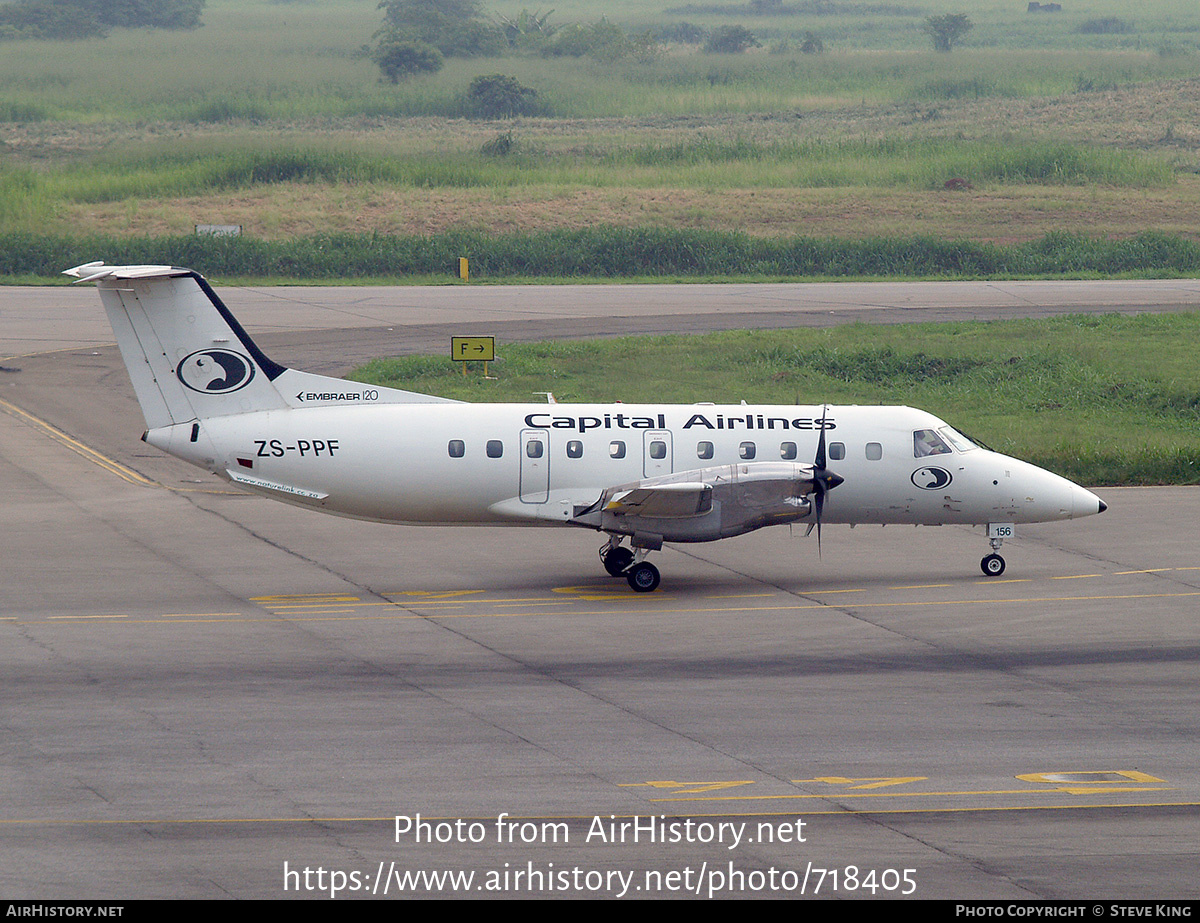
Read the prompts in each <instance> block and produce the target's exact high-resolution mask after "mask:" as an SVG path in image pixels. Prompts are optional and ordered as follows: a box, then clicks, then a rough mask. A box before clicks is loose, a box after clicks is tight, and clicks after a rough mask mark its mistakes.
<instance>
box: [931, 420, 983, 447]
mask: <svg viewBox="0 0 1200 923" xmlns="http://www.w3.org/2000/svg"><path fill="white" fill-rule="evenodd" d="M938 432H939V433H941V434H942V435H943V436H945V437H946V441H947V442H948V443H950V444H951V445H952V446H954V448H956V449H958V451H960V452H970V451H971V450H972V449H977V448H979V446H977V445H976V444H975V443H973V442H972V441H971V440H970V439H968V438H967V437H966V436H964V435H963V434H962V433H960V432H959V431H958V430H956V429H955V428H954V427H953V426H943V427H942V428H941V429H939V430H938Z"/></svg>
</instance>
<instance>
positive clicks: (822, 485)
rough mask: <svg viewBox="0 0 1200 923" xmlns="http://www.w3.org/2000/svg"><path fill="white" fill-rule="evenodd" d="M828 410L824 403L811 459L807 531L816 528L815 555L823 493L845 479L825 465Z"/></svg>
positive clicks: (818, 537) (819, 549)
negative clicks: (810, 514) (810, 509)
mask: <svg viewBox="0 0 1200 923" xmlns="http://www.w3.org/2000/svg"><path fill="white" fill-rule="evenodd" d="M828 412H829V405H828V404H826V405H825V407H824V409H823V410H822V411H821V435H820V436H819V437H817V457H816V458H815V459H813V507H814V514H815V515H814V519H813V522H812V524H810V525H809V527H808V531H809V533H811V532H812V530H813V527H814V526H815V527H816V530H817V557H818V558H819V557H820V556H821V512H822V510H824V509H825V494H826V493H828V492H829V491H831V490H833V489H834V488H835V487H837V486H838V485H839V484H841V483H843V482H844V481H845V480H846V479H845V478H844V477H842V476H841V475H838V474H834V473H833V472H832V471H830V470H829V469H828V468H827V467H825V414H827V413H828Z"/></svg>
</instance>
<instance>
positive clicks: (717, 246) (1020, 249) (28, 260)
mask: <svg viewBox="0 0 1200 923" xmlns="http://www.w3.org/2000/svg"><path fill="white" fill-rule="evenodd" d="M98 256H102V257H103V258H104V259H106V260H108V261H109V262H114V263H117V262H124V263H168V264H174V265H191V266H193V267H195V268H197V269H200V270H202V271H204V272H205V273H207V274H210V275H213V276H224V277H261V278H281V279H355V278H371V279H374V278H403V277H406V276H441V277H443V278H449V277H450V276H451V275H452V274H453V273H454V272H455V270H456V268H457V265H458V258H459V257H463V256H465V257H468V258H469V259H470V260H471V271H472V275H473V277H474V278H476V279H479V280H502V279H531V278H550V279H561V278H583V279H589V278H606V279H622V278H659V279H709V278H783V279H811V278H863V277H869V278H993V277H1000V278H1012V277H1015V276H1049V277H1053V276H1064V277H1081V276H1085V277H1090V276H1113V275H1133V276H1142V277H1161V276H1181V275H1194V274H1196V273H1197V272H1200V245H1197V244H1195V243H1193V242H1190V241H1186V240H1183V239H1181V238H1178V237H1171V236H1167V235H1161V234H1141V235H1138V236H1136V237H1134V238H1131V239H1129V240H1106V239H1100V238H1090V237H1085V236H1081V235H1064V234H1051V235H1047V236H1045V237H1043V238H1041V239H1039V240H1036V241H1033V242H1031V243H1029V244H1019V245H1013V246H998V245H992V244H981V243H976V242H973V241H952V240H938V239H933V238H922V237H916V238H887V239H865V240H843V239H831V238H805V237H793V238H752V237H749V236H746V235H742V234H731V233H721V232H711V231H693V230H673V231H669V230H658V229H637V228H633V229H630V228H615V227H596V228H589V229H587V230H583V231H549V232H541V233H532V234H503V235H494V236H493V235H488V234H486V233H483V232H469V231H455V232H447V233H442V234H433V235H427V236H418V235H410V236H401V235H395V236H393V235H374V234H372V235H356V234H340V235H328V236H315V237H303V238H294V239H290V240H276V241H266V240H255V239H252V238H248V237H233V238H211V237H196V236H180V237H158V238H129V237H115V236H99V235H96V236H87V237H49V236H45V235H32V234H21V233H6V234H0V275H10V276H17V275H24V276H29V275H40V276H45V277H54V276H55V275H56V274H57V273H58V272H59V271H60V270H62V269H63V268H65V267H66V266H68V265H73V264H76V263H79V262H82V261H84V260H86V259H95V258H97V257H98Z"/></svg>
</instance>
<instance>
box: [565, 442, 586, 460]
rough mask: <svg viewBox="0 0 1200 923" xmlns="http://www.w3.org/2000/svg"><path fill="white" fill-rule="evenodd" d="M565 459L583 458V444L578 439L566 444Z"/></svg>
mask: <svg viewBox="0 0 1200 923" xmlns="http://www.w3.org/2000/svg"><path fill="white" fill-rule="evenodd" d="M567 458H583V443H582V442H580V441H579V440H578V439H572V440H571V441H570V442H568V443H567Z"/></svg>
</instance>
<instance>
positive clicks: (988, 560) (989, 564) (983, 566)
mask: <svg viewBox="0 0 1200 923" xmlns="http://www.w3.org/2000/svg"><path fill="white" fill-rule="evenodd" d="M1001 531H1007V533H1008V534H1009V535H1012V526H1000V527H996V526H991V525H989V526H988V532H989V535H988V542H989V543H991V546H992V553H991V554H989V555H988V556H987V557H985V558H984V559H983V560H982V561H980V562H979V569H980V570H982V571H983V575H984V576H985V577H999V576H1000V575H1001V574H1002V573H1004V558H1002V557H1000V555H998V554H996V552H998V551H999V550H1000V546H1001V545H1003V544H1004V536H1002V535H996V534H995V533H996V532H1001Z"/></svg>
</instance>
